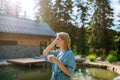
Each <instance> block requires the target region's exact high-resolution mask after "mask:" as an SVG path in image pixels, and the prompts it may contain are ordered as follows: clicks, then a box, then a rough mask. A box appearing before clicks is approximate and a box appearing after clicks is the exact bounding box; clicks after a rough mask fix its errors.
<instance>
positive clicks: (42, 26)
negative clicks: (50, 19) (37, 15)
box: [0, 15, 55, 37]
mask: <svg viewBox="0 0 120 80" xmlns="http://www.w3.org/2000/svg"><path fill="white" fill-rule="evenodd" d="M0 33H14V34H26V35H39V36H50V37H54V36H55V32H54V31H53V30H52V29H51V27H50V26H49V25H48V24H47V23H45V22H40V23H36V22H35V21H33V20H28V19H22V18H17V17H11V16H1V15H0Z"/></svg>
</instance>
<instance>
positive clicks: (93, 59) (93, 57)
mask: <svg viewBox="0 0 120 80" xmlns="http://www.w3.org/2000/svg"><path fill="white" fill-rule="evenodd" d="M87 58H88V60H89V61H92V62H93V61H95V60H96V54H90V55H88V57H87Z"/></svg>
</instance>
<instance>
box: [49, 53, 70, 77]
mask: <svg viewBox="0 0 120 80" xmlns="http://www.w3.org/2000/svg"><path fill="white" fill-rule="evenodd" d="M48 60H49V61H52V62H54V63H56V64H57V65H58V67H59V68H60V69H61V70H62V71H63V72H64V73H65V74H66V75H67V76H70V73H69V71H68V69H67V68H66V67H65V66H64V65H63V64H62V63H61V62H60V61H59V60H58V59H57V58H55V57H54V56H53V55H49V56H48Z"/></svg>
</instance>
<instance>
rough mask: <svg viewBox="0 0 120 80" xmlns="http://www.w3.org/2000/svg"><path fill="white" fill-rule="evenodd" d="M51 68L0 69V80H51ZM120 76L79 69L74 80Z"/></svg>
mask: <svg viewBox="0 0 120 80" xmlns="http://www.w3.org/2000/svg"><path fill="white" fill-rule="evenodd" d="M51 73H52V71H51V67H46V66H44V67H43V66H32V68H31V69H30V68H29V67H28V66H9V67H0V80H50V77H51ZM117 76H118V74H116V73H114V72H111V71H108V70H105V69H100V68H78V69H76V71H75V73H74V75H73V80H113V78H115V77H117Z"/></svg>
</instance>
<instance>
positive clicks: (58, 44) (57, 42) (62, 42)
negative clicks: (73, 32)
mask: <svg viewBox="0 0 120 80" xmlns="http://www.w3.org/2000/svg"><path fill="white" fill-rule="evenodd" d="M63 45H64V41H63V40H62V39H61V38H60V37H57V41H56V46H57V47H63Z"/></svg>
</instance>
